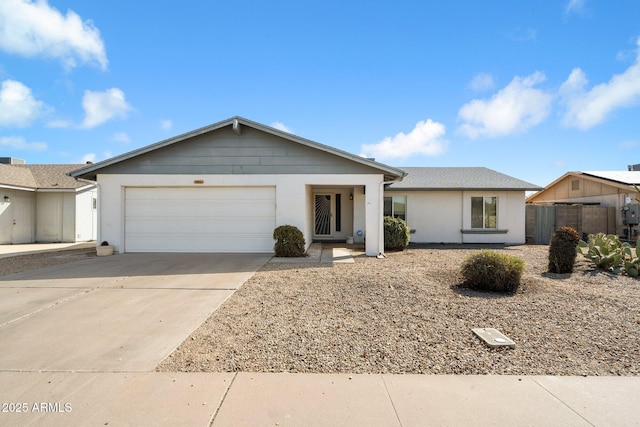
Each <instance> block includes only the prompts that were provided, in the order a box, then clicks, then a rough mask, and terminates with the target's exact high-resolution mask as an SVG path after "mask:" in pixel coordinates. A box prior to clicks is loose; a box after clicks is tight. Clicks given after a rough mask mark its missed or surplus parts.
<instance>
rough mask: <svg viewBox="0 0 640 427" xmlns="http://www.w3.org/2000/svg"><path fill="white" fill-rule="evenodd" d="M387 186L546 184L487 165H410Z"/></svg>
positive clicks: (534, 187) (519, 187)
mask: <svg viewBox="0 0 640 427" xmlns="http://www.w3.org/2000/svg"><path fill="white" fill-rule="evenodd" d="M403 169H404V170H405V171H406V172H407V173H408V175H407V176H406V177H405V178H404V179H403V180H402V181H400V182H397V183H394V184H391V186H389V187H388V188H387V190H393V191H399V190H403V191H407V190H514V191H515V190H518V191H533V190H541V189H542V187H538V186H537V185H534V184H531V183H529V182H526V181H522V180H520V179H517V178H513V177H511V176H509V175H505V174H503V173H500V172H496V171H494V170H492V169H488V168H484V167H407V168H403Z"/></svg>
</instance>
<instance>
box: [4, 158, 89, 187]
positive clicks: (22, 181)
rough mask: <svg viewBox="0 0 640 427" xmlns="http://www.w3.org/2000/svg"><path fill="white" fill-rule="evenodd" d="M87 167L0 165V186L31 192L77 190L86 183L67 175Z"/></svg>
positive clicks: (73, 165)
mask: <svg viewBox="0 0 640 427" xmlns="http://www.w3.org/2000/svg"><path fill="white" fill-rule="evenodd" d="M82 166H85V165H78V164H66V165H24V164H13V165H4V164H0V186H2V187H14V188H19V189H29V190H77V189H79V188H83V187H86V186H87V185H90V184H87V183H86V182H82V181H78V180H76V179H74V178H71V177H70V176H69V175H67V174H68V173H69V172H71V171H73V170H76V169H78V168H80V167H82Z"/></svg>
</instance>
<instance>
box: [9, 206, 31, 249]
mask: <svg viewBox="0 0 640 427" xmlns="http://www.w3.org/2000/svg"><path fill="white" fill-rule="evenodd" d="M11 204H12V205H13V206H12V208H13V228H12V229H11V243H13V244H19V243H33V241H34V239H33V199H32V198H31V197H19V196H14V197H12V198H11Z"/></svg>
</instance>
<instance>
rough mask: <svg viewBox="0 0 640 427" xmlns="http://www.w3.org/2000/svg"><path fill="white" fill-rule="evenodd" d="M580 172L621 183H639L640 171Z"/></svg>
mask: <svg viewBox="0 0 640 427" xmlns="http://www.w3.org/2000/svg"><path fill="white" fill-rule="evenodd" d="M582 174H584V175H590V176H595V177H596V178H603V179H607V180H609V181H616V182H619V183H621V184H628V185H640V171H583V172H582Z"/></svg>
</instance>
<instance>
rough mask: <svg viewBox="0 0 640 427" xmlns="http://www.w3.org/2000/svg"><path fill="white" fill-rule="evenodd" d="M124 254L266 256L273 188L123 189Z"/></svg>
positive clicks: (272, 219) (270, 243) (269, 247)
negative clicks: (175, 253)
mask: <svg viewBox="0 0 640 427" xmlns="http://www.w3.org/2000/svg"><path fill="white" fill-rule="evenodd" d="M125 194H126V196H125V197H126V206H125V251H126V252H272V251H273V238H272V234H273V229H274V228H275V188H274V187H216V188H211V187H210V188H207V187H205V188H127V189H126V193H125Z"/></svg>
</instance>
